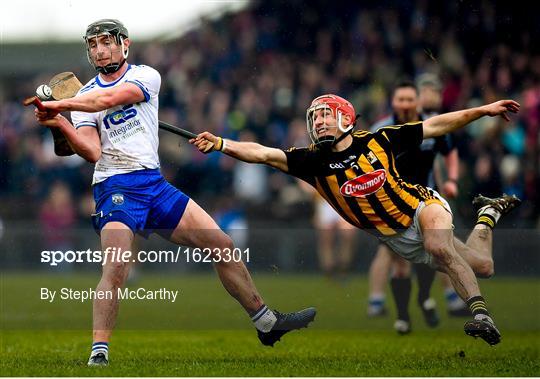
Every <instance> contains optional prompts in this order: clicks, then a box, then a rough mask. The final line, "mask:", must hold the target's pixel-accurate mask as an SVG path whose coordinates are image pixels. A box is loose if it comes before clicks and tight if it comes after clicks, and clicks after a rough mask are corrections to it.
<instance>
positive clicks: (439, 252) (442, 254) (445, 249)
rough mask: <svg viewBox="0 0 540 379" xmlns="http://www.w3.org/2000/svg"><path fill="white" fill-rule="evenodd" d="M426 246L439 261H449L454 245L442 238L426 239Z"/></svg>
mask: <svg viewBox="0 0 540 379" xmlns="http://www.w3.org/2000/svg"><path fill="white" fill-rule="evenodd" d="M424 248H425V249H426V251H427V252H428V253H430V254H431V255H433V257H434V258H435V259H436V260H437V261H439V262H442V263H443V262H449V259H450V257H451V255H452V253H453V251H452V250H453V249H452V247H451V246H450V245H449V244H448V243H446V241H444V240H441V239H438V238H437V239H435V238H432V239H426V240H425V241H424Z"/></svg>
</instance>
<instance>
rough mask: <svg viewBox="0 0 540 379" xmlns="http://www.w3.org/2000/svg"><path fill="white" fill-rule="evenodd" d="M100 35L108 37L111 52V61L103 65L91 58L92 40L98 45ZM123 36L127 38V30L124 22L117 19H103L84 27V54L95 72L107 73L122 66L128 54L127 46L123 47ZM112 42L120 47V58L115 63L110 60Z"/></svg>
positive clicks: (111, 52) (111, 51)
mask: <svg viewBox="0 0 540 379" xmlns="http://www.w3.org/2000/svg"><path fill="white" fill-rule="evenodd" d="M102 36H107V38H108V42H109V43H108V44H107V45H108V48H109V52H110V54H111V55H110V58H111V63H109V64H107V65H105V66H98V65H97V63H96V62H95V61H94V59H93V58H92V54H91V43H92V41H93V42H95V44H96V46H99V43H100V37H102ZM125 38H129V34H128V30H127V28H126V27H125V26H124V24H122V23H121V22H120V21H118V20H114V19H103V20H99V21H96V22H94V23H92V24H90V25H88V28H86V34H85V36H84V41H85V43H86V56H87V58H88V61H89V62H90V64H91V65H92V67H94V69H95V70H96V71H97V72H99V73H102V74H105V75H107V74H112V73H114V72H116V71H118V70H119V69H120V67H122V65H123V64H124V62H125V61H126V59H127V57H128V54H129V48H125V47H124V39H125ZM112 42H114V43H115V44H116V45H117V46H119V48H120V49H122V59H121V60H120V61H119V62H116V63H114V62H112V56H113V50H112Z"/></svg>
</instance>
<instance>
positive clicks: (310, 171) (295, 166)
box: [285, 147, 316, 183]
mask: <svg viewBox="0 0 540 379" xmlns="http://www.w3.org/2000/svg"><path fill="white" fill-rule="evenodd" d="M285 155H286V156H287V167H288V169H289V171H288V173H289V174H290V175H292V176H296V177H297V178H300V179H302V180H305V181H307V182H309V183H311V182H312V181H313V178H314V176H315V164H316V162H315V157H314V153H313V151H311V150H310V149H309V148H296V147H292V148H290V149H288V150H285Z"/></svg>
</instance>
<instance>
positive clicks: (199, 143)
mask: <svg viewBox="0 0 540 379" xmlns="http://www.w3.org/2000/svg"><path fill="white" fill-rule="evenodd" d="M189 143H191V144H192V145H195V147H196V148H197V149H199V151H200V152H202V153H204V154H208V153H210V152H212V151H223V150H224V148H225V143H224V140H223V138H221V137H218V136H215V135H213V134H212V133H210V132H202V133H201V134H199V135H198V136H197V137H196V138H192V139H190V140H189Z"/></svg>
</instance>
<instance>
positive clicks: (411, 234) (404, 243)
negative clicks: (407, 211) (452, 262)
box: [379, 188, 452, 268]
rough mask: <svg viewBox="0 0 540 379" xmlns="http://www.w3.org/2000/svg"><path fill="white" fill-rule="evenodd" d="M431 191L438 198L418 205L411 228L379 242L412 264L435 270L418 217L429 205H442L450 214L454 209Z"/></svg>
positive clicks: (380, 238) (383, 238)
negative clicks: (426, 248)
mask: <svg viewBox="0 0 540 379" xmlns="http://www.w3.org/2000/svg"><path fill="white" fill-rule="evenodd" d="M430 191H433V193H434V195H435V197H436V198H435V199H429V200H426V201H421V202H420V204H418V208H416V212H415V213H414V218H413V223H412V224H411V226H409V228H407V229H406V230H405V231H404V232H402V233H399V234H396V235H393V236H384V237H379V240H380V241H381V242H383V243H385V244H386V245H388V247H390V248H391V249H392V250H393V251H394V252H395V253H396V254H399V255H400V256H402V257H403V258H405V259H406V260H408V261H410V262H412V263H424V264H427V265H429V266H430V267H432V268H435V267H436V265H435V263H434V262H433V256H432V255H431V254H429V253H428V252H426V251H425V249H424V236H423V235H422V229H421V228H420V222H419V221H418V216H419V215H420V212H422V210H423V209H424V208H425V207H426V206H428V205H429V204H440V205H442V206H443V207H444V209H446V210H447V211H448V213H450V214H452V209H450V205H449V204H448V202H447V201H446V200H445V199H444V198H443V197H442V196H441V195H440V194H439V193H438V192H437V191H435V190H433V189H431V188H430Z"/></svg>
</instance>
